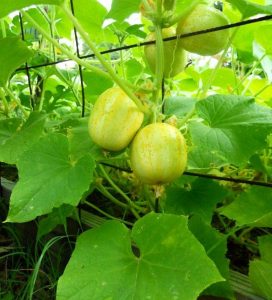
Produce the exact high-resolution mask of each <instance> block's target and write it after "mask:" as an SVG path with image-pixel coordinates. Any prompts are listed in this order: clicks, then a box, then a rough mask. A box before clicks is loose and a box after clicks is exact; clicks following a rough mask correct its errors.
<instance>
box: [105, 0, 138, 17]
mask: <svg viewBox="0 0 272 300" xmlns="http://www.w3.org/2000/svg"><path fill="white" fill-rule="evenodd" d="M140 3H141V0H133V1H131V0H113V1H112V5H111V10H110V11H109V13H108V15H107V18H112V19H114V20H116V21H120V22H122V21H124V20H125V19H126V18H127V17H129V16H130V15H131V14H132V13H135V12H139V5H140Z"/></svg>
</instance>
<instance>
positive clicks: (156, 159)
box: [130, 123, 187, 184]
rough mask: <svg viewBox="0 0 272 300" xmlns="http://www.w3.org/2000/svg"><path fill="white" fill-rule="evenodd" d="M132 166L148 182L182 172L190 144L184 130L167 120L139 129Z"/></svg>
mask: <svg viewBox="0 0 272 300" xmlns="http://www.w3.org/2000/svg"><path fill="white" fill-rule="evenodd" d="M130 160H131V167H132V170H133V172H134V174H135V175H136V176H137V177H138V178H139V179H140V180H141V181H142V182H143V183H148V184H163V183H167V182H171V181H173V180H174V179H176V178H178V177H179V176H181V174H182V173H183V172H184V170H185V167H186V163H187V148H186V143H185V139H184V137H183V135H182V134H181V133H180V131H179V130H178V129H177V128H176V127H174V126H172V125H169V124H166V123H153V124H149V125H147V126H146V127H144V128H143V129H141V130H139V132H138V133H137V134H136V136H135V138H134V139H133V142H132V144H131V156H130Z"/></svg>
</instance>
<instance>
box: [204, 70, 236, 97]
mask: <svg viewBox="0 0 272 300" xmlns="http://www.w3.org/2000/svg"><path fill="white" fill-rule="evenodd" d="M213 72H214V70H213V69H207V70H205V71H204V72H202V73H201V79H202V82H203V86H207V85H209V83H210V85H211V86H215V87H220V88H222V89H224V90H226V91H232V90H233V89H234V88H235V87H236V85H237V80H236V76H235V74H234V72H233V70H232V69H229V68H219V69H218V70H217V71H216V76H214V78H213V81H212V82H210V78H211V77H212V74H213Z"/></svg>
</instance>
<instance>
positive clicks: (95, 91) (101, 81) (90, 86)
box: [83, 71, 113, 103]
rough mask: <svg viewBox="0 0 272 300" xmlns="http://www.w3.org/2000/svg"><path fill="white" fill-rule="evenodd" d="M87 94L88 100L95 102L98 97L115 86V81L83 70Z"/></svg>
mask: <svg viewBox="0 0 272 300" xmlns="http://www.w3.org/2000/svg"><path fill="white" fill-rule="evenodd" d="M83 78H84V83H85V84H86V87H85V95H86V98H87V99H88V101H90V102H92V103H95V101H96V99H97V97H98V96H99V95H101V94H102V93H103V92H104V91H105V90H107V89H109V88H110V87H112V86H113V81H112V80H110V79H108V78H105V77H104V76H101V75H98V74H96V73H94V72H89V71H85V72H84V71H83Z"/></svg>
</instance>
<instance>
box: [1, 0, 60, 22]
mask: <svg viewBox="0 0 272 300" xmlns="http://www.w3.org/2000/svg"><path fill="white" fill-rule="evenodd" d="M63 1H64V0H12V1H10V0H2V1H0V18H3V17H5V16H6V15H8V14H9V13H11V12H13V11H15V10H19V9H22V8H24V7H27V6H30V5H39V4H56V5H58V4H61V3H62V2H63Z"/></svg>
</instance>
